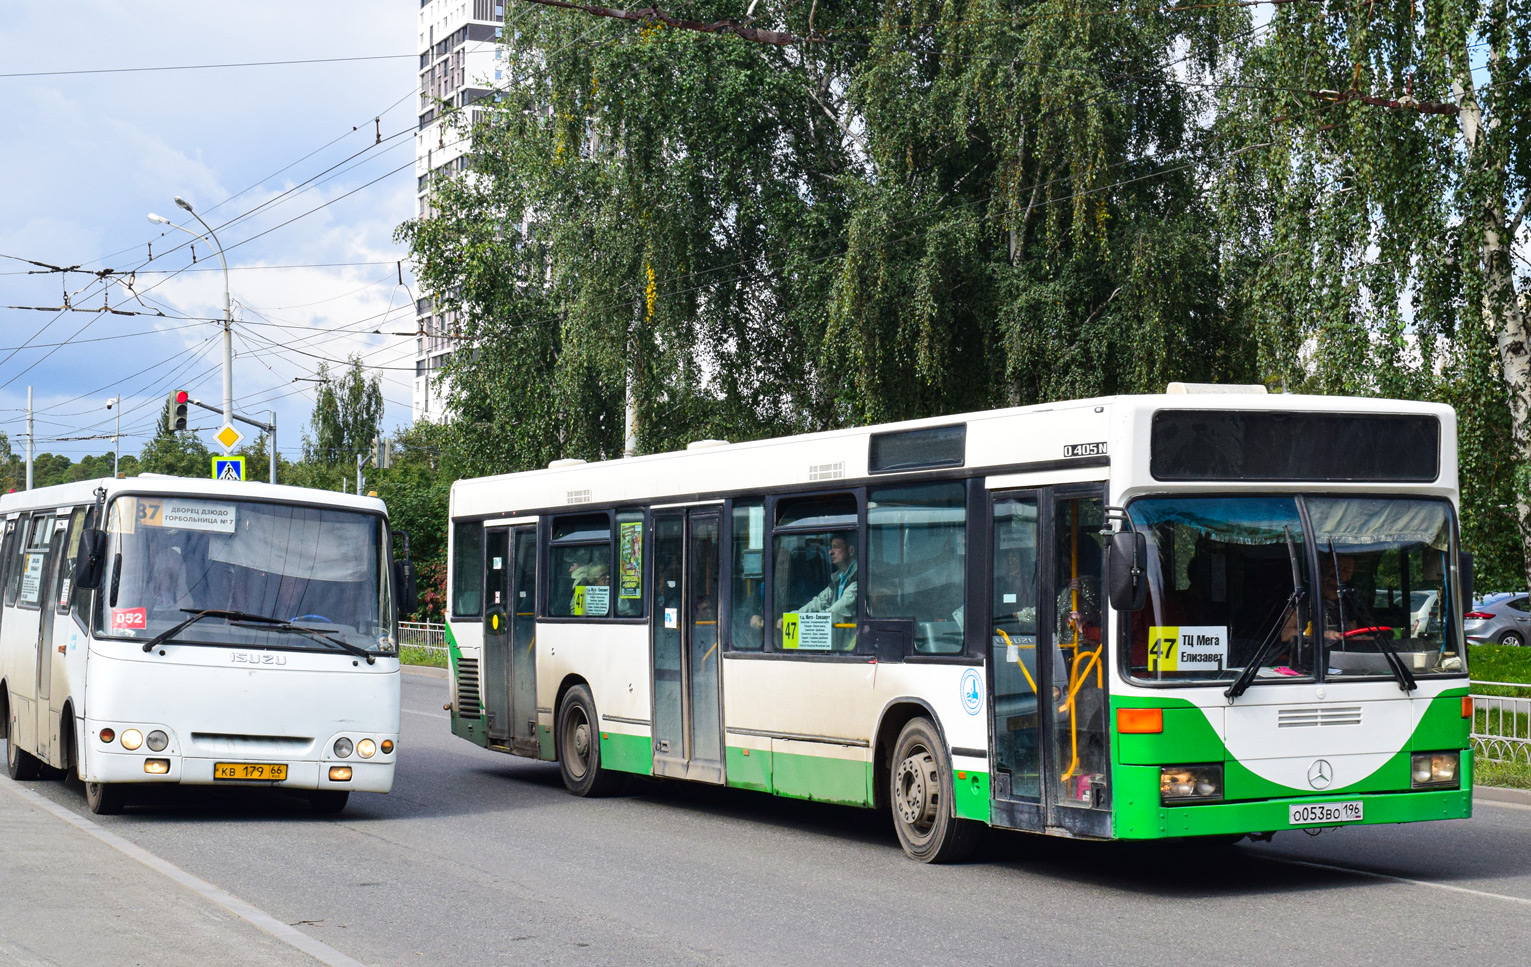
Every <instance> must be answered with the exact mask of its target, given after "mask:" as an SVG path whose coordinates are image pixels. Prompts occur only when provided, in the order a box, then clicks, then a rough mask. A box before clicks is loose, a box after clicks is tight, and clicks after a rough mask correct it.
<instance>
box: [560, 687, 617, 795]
mask: <svg viewBox="0 0 1531 967" xmlns="http://www.w3.org/2000/svg"><path fill="white" fill-rule="evenodd" d="M598 721H599V719H597V718H596V716H595V699H594V698H593V697H592V696H591V695H590V689H589V687H588V686H585V685H575V686H574V687H573V688H571V689H569V690H568V691H567V692H565V693H564V697H563V701H562V702H561V703H559V705H558V729H557V739H558V743H557V744H558V771H559V773H561V774H562V775H563V784H564V788H566V789H568V790H569V791H570V792H572V793H574V795H576V796H609V795H611V794H612V793H614V792H616V791H617V787H618V786H619V785H620V784H621V782H622V777H621V776H619V775H617V774H616V773H615V772H612V771H611V770H610V769H603V768H601V741H600V732H599V731H598V727H597V725H596V723H597V722H598Z"/></svg>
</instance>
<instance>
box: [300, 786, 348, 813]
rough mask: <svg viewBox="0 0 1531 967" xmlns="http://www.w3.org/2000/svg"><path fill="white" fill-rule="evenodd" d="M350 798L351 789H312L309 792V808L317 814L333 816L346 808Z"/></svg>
mask: <svg viewBox="0 0 1531 967" xmlns="http://www.w3.org/2000/svg"><path fill="white" fill-rule="evenodd" d="M350 799H351V790H349V789H311V790H309V793H308V808H309V809H311V810H313V812H314V815H316V816H333V815H335V814H336V813H338V812H340V811H341V810H343V809H345V808H346V803H347V802H349V801H350Z"/></svg>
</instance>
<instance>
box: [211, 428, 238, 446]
mask: <svg viewBox="0 0 1531 967" xmlns="http://www.w3.org/2000/svg"><path fill="white" fill-rule="evenodd" d="M213 437H214V439H216V440H217V441H218V442H219V443H221V444H223V449H225V450H232V449H234V448H235V447H236V446H238V445H239V441H240V440H243V439H244V438H245V437H244V434H243V433H240V432H239V431H238V430H236V429H234V428H233V427H232V426H229V425H228V424H224V426H223V429H221V430H219V431H218V432H217V433H215V434H214V435H213Z"/></svg>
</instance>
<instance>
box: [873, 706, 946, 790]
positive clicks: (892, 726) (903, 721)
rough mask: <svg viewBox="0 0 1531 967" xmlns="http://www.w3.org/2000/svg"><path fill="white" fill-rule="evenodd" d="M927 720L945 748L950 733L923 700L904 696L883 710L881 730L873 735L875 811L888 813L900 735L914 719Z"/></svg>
mask: <svg viewBox="0 0 1531 967" xmlns="http://www.w3.org/2000/svg"><path fill="white" fill-rule="evenodd" d="M922 716H923V717H924V718H927V719H929V720H930V722H931V726H932V727H933V728H934V729H935V730H936V734H937V735H939V736H940V737H941V742H942V744H945V742H946V731H945V730H944V729H942V728H941V719H940V717H939V716H938V715H936V710H935V709H933V708H931V707H930V703H928V702H926V701H925V700H924V699H922V698H914V697H912V696H903V697H900V698H895V699H892V700H890V701H889V702H888V704H887V705H885V706H883V710H882V715H881V717H880V718H879V719H878V720H877V728H876V730H875V731H874V732H873V733H872V734H873V736H874V738H873V740H872V782H873V786H872V808H874V809H886V808H887V807H888V779H889V776H890V775H891V774H892V766H893V745H894V743H896V742H897V741H898V737H899V734H900V733H901V732H903V731H904V726H906V725H908V724H909V721H910V720H911V719H915V718H920V717H922Z"/></svg>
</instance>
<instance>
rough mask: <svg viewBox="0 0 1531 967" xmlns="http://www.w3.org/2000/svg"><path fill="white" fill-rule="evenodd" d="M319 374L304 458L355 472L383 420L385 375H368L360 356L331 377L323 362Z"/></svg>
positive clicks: (370, 447)
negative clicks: (359, 457)
mask: <svg viewBox="0 0 1531 967" xmlns="http://www.w3.org/2000/svg"><path fill="white" fill-rule="evenodd" d="M317 375H318V378H319V392H318V393H317V395H316V397H315V400H314V411H313V414H312V416H310V417H309V420H310V430H311V431H312V432H311V434H310V433H305V434H304V435H303V459H304V460H305V462H308V463H314V464H319V465H321V466H324V467H338V468H341V469H344V468H347V467H349V468H350V469H351V470H352V471H353V472H354V471H355V466H356V464H355V460H356V455H357V454H358V453H367V452H369V451H370V450H371V449H372V441H373V440H374V439H375V438H376V437H377V435H378V428H379V426H380V425H381V424H382V420H383V380H382V377H381V376H377V375H374V376H372V378H370V379H369V378H368V377H367V374H366V372H365V371H364V370H363V368H362V363H361V357H359V356H353V357H351V365H350V367H348V368H347V369H346V370H345V372H344V373H342V374H341V375H340V376H338V377H334V378H331V376H330V371H329V364H328V363H323V362H321V363H320V364H319V371H318V374H317ZM277 469H278V471H279V472H280V470H281V468H280V467H278V468H277Z"/></svg>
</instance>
